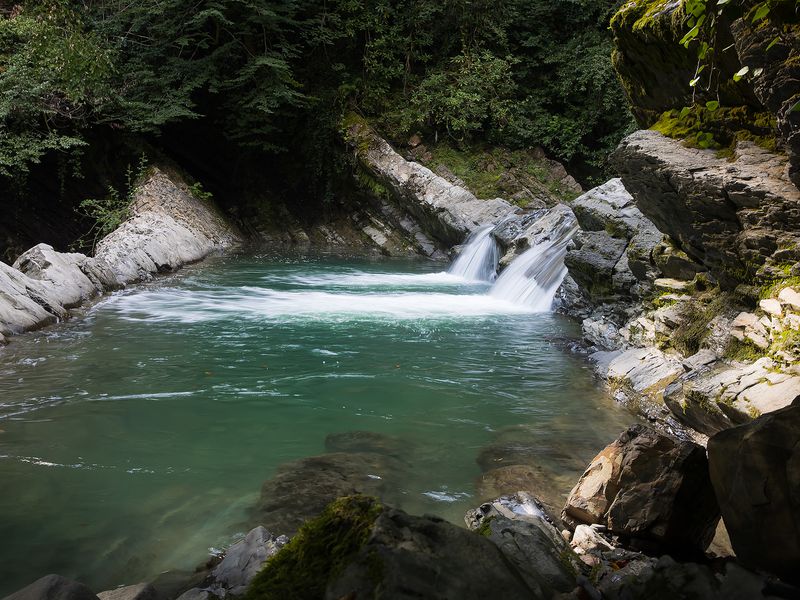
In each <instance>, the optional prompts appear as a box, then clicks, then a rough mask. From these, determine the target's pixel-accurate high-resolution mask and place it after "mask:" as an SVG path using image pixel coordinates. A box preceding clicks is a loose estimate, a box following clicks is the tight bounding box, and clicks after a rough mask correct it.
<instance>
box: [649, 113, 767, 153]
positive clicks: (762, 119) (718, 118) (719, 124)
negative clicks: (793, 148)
mask: <svg viewBox="0 0 800 600" xmlns="http://www.w3.org/2000/svg"><path fill="white" fill-rule="evenodd" d="M776 128H777V122H776V119H775V117H774V116H773V115H771V114H770V113H768V112H764V111H762V112H758V111H755V110H753V109H752V108H750V107H747V106H735V107H720V108H717V109H715V110H711V109H709V108H707V107H705V106H692V107H687V108H684V109H682V110H668V111H666V112H664V113H663V114H662V115H661V118H660V119H659V120H658V121H657V122H656V123H655V124H654V125H653V126H652V127H651V128H650V129H653V130H655V131H658V132H659V133H662V134H664V135H665V136H667V137H670V138H673V139H680V140H684V143H685V144H686V145H687V146H690V147H692V148H711V149H714V150H717V151H718V153H719V155H720V157H721V158H722V157H732V156H733V151H734V149H735V148H736V144H737V143H738V142H744V141H749V142H753V143H755V144H757V145H758V146H761V147H762V148H764V149H766V150H769V151H771V152H775V151H776V150H777V138H776V136H775V133H776Z"/></svg>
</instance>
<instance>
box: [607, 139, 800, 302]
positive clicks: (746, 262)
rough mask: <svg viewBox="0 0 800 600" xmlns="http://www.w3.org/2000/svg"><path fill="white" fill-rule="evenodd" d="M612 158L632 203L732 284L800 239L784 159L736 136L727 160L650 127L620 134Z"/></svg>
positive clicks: (798, 210) (797, 198)
mask: <svg viewBox="0 0 800 600" xmlns="http://www.w3.org/2000/svg"><path fill="white" fill-rule="evenodd" d="M612 160H613V162H614V164H615V166H616V167H617V169H618V170H619V171H620V173H621V174H622V180H623V182H624V183H625V187H626V188H627V189H628V191H630V193H631V194H632V195H633V197H634V198H635V199H636V205H637V206H638V207H639V209H640V210H641V211H642V213H644V215H645V216H647V217H648V218H649V219H651V220H652V221H653V223H655V225H656V226H657V227H658V229H659V230H661V231H662V232H664V233H666V234H668V235H669V236H670V237H671V238H672V239H673V240H675V241H676V242H677V244H678V246H679V247H680V248H681V249H682V250H683V251H685V252H686V253H687V254H688V255H689V256H690V257H691V258H692V259H693V260H695V261H697V262H699V263H700V264H702V265H703V266H705V267H707V268H708V269H709V270H710V271H711V272H712V273H713V274H714V275H715V276H716V277H717V278H719V279H720V281H721V282H722V283H724V284H725V285H728V286H733V285H735V283H736V280H735V279H734V278H733V277H732V275H731V274H732V273H738V274H739V275H737V277H738V278H740V279H741V278H743V277H744V278H750V277H752V276H753V275H754V274H755V270H757V269H758V267H759V266H762V265H765V264H779V263H780V262H781V260H780V257H779V256H777V255H776V252H778V250H779V248H787V247H795V246H796V245H797V244H798V242H800V234H799V233H798V232H800V190H798V189H797V188H796V187H795V186H794V185H792V183H791V182H790V181H789V180H788V179H787V177H786V171H787V159H786V158H785V157H782V156H779V155H776V154H772V153H770V152H768V151H766V150H764V149H762V148H760V147H758V146H755V145H753V144H749V143H741V144H739V146H738V147H737V151H736V158H735V160H734V161H733V162H731V161H728V160H725V159H721V158H717V156H716V154H715V153H714V152H713V151H711V150H698V149H693V148H687V147H686V146H684V145H683V144H682V143H681V142H679V141H677V140H672V139H669V138H666V137H664V136H663V135H661V134H660V133H658V132H656V131H650V130H647V131H637V132H636V133H633V134H631V135H630V136H628V137H627V138H625V139H624V140H623V141H622V143H621V144H620V146H619V148H617V150H616V151H615V153H614V154H613V157H612Z"/></svg>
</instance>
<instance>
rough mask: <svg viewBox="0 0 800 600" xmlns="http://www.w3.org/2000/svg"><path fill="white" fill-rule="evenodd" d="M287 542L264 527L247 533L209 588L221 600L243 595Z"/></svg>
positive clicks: (230, 553)
mask: <svg viewBox="0 0 800 600" xmlns="http://www.w3.org/2000/svg"><path fill="white" fill-rule="evenodd" d="M288 541H289V538H287V537H286V536H283V535H282V536H280V537H277V538H276V537H275V536H273V535H272V534H271V533H270V532H269V531H267V530H266V529H265V528H264V527H260V526H259V527H256V528H255V529H253V530H251V531H250V532H249V533H248V534H247V535H246V536H245V538H244V539H243V540H240V541H238V542H236V543H235V544H233V545H232V546H231V547H230V548H228V550H227V551H226V552H225V558H223V559H222V562H221V563H220V564H219V565H217V567H216V568H215V569H214V570H213V571H212V573H211V575H212V577H213V579H214V583H213V584H212V585H211V586H210V588H209V589H210V590H211V591H212V592H213V593H214V594H215V595H217V596H220V597H223V598H224V597H226V596H227V595H229V594H230V595H233V596H239V595H241V594H243V593H244V592H245V591H246V590H247V586H248V585H249V584H250V582H251V581H252V580H253V578H254V577H255V576H256V573H258V572H259V571H260V570H261V567H262V566H263V565H264V563H265V562H266V561H267V559H268V558H269V557H270V556H273V555H274V554H276V553H277V552H278V550H280V549H281V548H282V547H283V546H285V545H286V543H287V542H288ZM100 600H122V599H103V598H101V599H100ZM143 600H144V599H143Z"/></svg>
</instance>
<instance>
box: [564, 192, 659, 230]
mask: <svg viewBox="0 0 800 600" xmlns="http://www.w3.org/2000/svg"><path fill="white" fill-rule="evenodd" d="M569 205H570V207H571V208H572V210H573V212H574V213H575V216H576V217H577V219H578V223H579V224H580V226H581V229H582V230H584V231H605V232H606V233H608V234H610V235H612V236H614V237H618V238H624V239H631V238H632V237H633V236H634V235H636V234H637V233H638V232H639V231H641V230H642V229H646V228H647V229H649V228H651V227H652V223H650V222H649V221H648V220H647V218H646V217H645V216H644V215H643V214H642V213H641V211H640V210H639V209H638V208H636V203H635V202H634V200H633V196H631V195H630V194H629V193H628V190H626V189H625V186H624V185H623V184H622V180H621V179H619V178H617V179H611V180H609V181H607V182H606V183H604V184H603V185H600V186H598V187H596V188H594V189H591V190H589V191H588V192H586V193H585V194H583V195H582V196H579V197H578V198H576V199H575V200H573V201H572V202H570V203H569Z"/></svg>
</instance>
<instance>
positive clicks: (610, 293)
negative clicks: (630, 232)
mask: <svg viewBox="0 0 800 600" xmlns="http://www.w3.org/2000/svg"><path fill="white" fill-rule="evenodd" d="M574 244H575V247H574V248H573V249H570V250H568V251H567V255H566V257H565V259H564V263H565V264H566V265H567V268H568V269H569V273H570V275H571V276H572V278H573V279H574V280H575V282H576V283H577V284H578V285H579V286H580V287H581V288H582V289H583V290H585V291H586V292H587V294H588V295H589V297H590V298H592V299H593V300H594V301H595V302H600V301H604V300H609V299H613V297H614V296H615V295H617V293H618V289H617V288H615V286H614V281H613V276H614V267H616V265H617V262H618V261H619V260H620V258H622V255H623V253H624V252H625V249H626V248H627V247H628V242H627V240H625V239H619V238H614V237H611V236H610V235H609V234H608V233H606V232H605V231H589V232H586V231H581V232H578V234H577V235H575V237H574Z"/></svg>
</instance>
